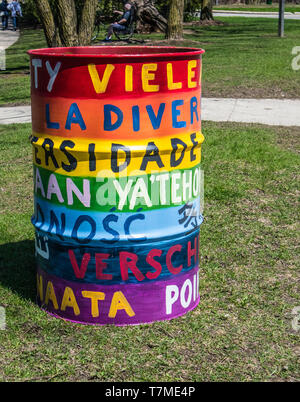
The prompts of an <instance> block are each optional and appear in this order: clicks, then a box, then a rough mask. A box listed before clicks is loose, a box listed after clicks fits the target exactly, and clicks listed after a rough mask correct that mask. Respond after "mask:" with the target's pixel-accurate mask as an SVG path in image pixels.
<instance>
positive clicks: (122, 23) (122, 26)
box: [104, 2, 132, 42]
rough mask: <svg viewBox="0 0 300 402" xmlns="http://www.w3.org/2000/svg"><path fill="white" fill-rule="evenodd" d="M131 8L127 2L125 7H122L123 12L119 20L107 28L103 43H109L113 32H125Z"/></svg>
mask: <svg viewBox="0 0 300 402" xmlns="http://www.w3.org/2000/svg"><path fill="white" fill-rule="evenodd" d="M131 7H132V5H131V4H130V3H129V2H128V3H126V4H125V6H124V8H125V11H124V13H123V14H122V17H121V19H120V20H119V21H116V22H114V23H113V24H111V25H110V26H109V27H108V30H107V34H106V37H105V39H104V42H110V41H111V37H112V35H113V33H114V31H117V32H122V31H126V28H127V27H128V25H129V22H130V15H131V11H130V10H131ZM116 12H117V13H120V14H121V12H120V11H116Z"/></svg>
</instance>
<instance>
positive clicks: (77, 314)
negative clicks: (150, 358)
mask: <svg viewBox="0 0 300 402" xmlns="http://www.w3.org/2000/svg"><path fill="white" fill-rule="evenodd" d="M198 271H199V268H198V267H195V268H193V269H191V270H190V271H188V272H185V273H184V274H178V275H175V276H173V277H172V278H171V279H169V280H166V281H155V282H151V283H149V282H148V283H143V284H124V283H123V284H118V285H105V286H103V285H95V284H90V283H86V284H84V283H77V282H70V281H66V280H64V279H61V278H58V277H56V276H53V275H49V274H48V273H46V272H45V271H43V270H42V269H41V268H38V302H39V304H40V305H41V307H42V308H43V309H45V310H46V311H47V312H48V313H50V314H52V315H54V316H56V317H59V318H63V319H66V320H70V321H73V322H78V323H83V324H94V325H106V324H113V325H136V324H142V323H151V322H154V321H162V320H170V319H172V318H175V317H178V316H181V315H183V314H185V313H187V312H188V311H190V310H192V309H194V308H195V307H196V306H197V305H198V303H199V301H200V297H199V293H198V292H199V290H198V289H199V279H198ZM47 289H48V292H47ZM53 291H54V292H53ZM84 291H85V292H87V291H89V292H99V293H93V294H89V296H88V297H87V294H85V295H86V297H84V296H83V294H82V292H84ZM41 292H42V295H41V296H42V300H41V298H40V293H41ZM47 294H48V302H47V303H45V302H46V300H45V299H46V296H47ZM91 295H93V297H95V298H94V299H93V298H91ZM96 296H97V298H98V297H99V300H97V298H96ZM100 298H101V299H103V300H100ZM92 306H93V307H94V309H93V314H92ZM93 315H94V316H93Z"/></svg>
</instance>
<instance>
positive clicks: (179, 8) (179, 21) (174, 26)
mask: <svg viewBox="0 0 300 402" xmlns="http://www.w3.org/2000/svg"><path fill="white" fill-rule="evenodd" d="M183 9H184V0H171V3H170V9H169V16H168V29H167V35H166V37H167V39H182V38H183Z"/></svg>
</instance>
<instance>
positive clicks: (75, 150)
mask: <svg viewBox="0 0 300 402" xmlns="http://www.w3.org/2000/svg"><path fill="white" fill-rule="evenodd" d="M32 138H33V142H32V143H33V147H34V150H33V162H34V164H35V165H36V166H41V167H43V168H45V169H48V170H50V171H55V172H56V173H59V174H62V175H66V176H77V177H97V176H98V177H125V176H138V175H143V174H149V173H159V172H163V171H172V170H175V169H189V168H192V167H194V166H197V165H198V164H199V163H200V161H201V144H202V142H203V140H204V137H203V135H202V134H201V133H200V132H196V133H183V134H178V135H177V136H176V137H175V136H172V137H161V138H155V139H153V141H150V140H149V141H145V140H137V139H134V140H130V141H129V140H126V141H124V140H121V141H118V139H117V138H116V139H114V140H113V141H107V140H106V139H105V140H101V141H99V140H97V141H95V142H93V141H92V140H91V139H90V140H85V139H82V138H62V137H56V136H49V135H47V134H37V133H33V136H32ZM172 138H173V139H175V138H176V139H179V140H180V141H183V142H184V143H185V144H186V150H185V152H184V156H183V157H182V161H181V163H180V164H178V165H176V166H171V152H172V149H173V148H172V145H171V139H172ZM64 141H72V143H74V144H75V145H74V146H73V147H70V144H67V143H64ZM150 142H152V143H154V145H155V146H156V147H157V148H158V150H159V158H158V159H157V160H161V163H162V165H163V166H161V167H160V166H159V165H158V163H157V160H154V161H153V160H151V158H150V161H149V162H148V163H147V161H146V159H145V158H144V157H145V154H146V148H147V145H149V143H150ZM196 142H197V143H198V144H197V145H196V146H195V143H196ZM49 144H51V145H49ZM52 144H53V147H52ZM63 144H67V146H66V147H65V148H64V149H65V152H64V151H63V150H62V146H63ZM90 144H95V146H94V156H95V160H96V170H92V171H91V169H90V163H89V153H88V149H89V145H90ZM112 144H121V145H123V146H125V147H127V148H126V149H129V150H130V156H131V158H130V162H129V164H128V166H127V168H126V169H124V170H122V171H120V172H119V173H116V172H114V171H113V170H112V162H111V160H112V158H111V156H112V152H111V151H112ZM174 147H175V145H174ZM193 147H194V149H193V150H192V148H193ZM51 148H52V149H53V157H54V158H52V156H51V154H50V151H51ZM175 150H176V148H175ZM182 150H183V146H182V145H181V144H180V143H179V144H178V146H177V150H176V152H175V153H174V155H173V156H175V159H176V160H179V159H180V158H181V155H182ZM67 154H70V155H71V156H72V157H74V158H75V159H76V161H77V166H76V168H75V169H74V170H72V171H70V172H69V171H67V170H66V169H65V168H64V167H63V166H64V165H65V166H69V165H70V159H69V158H68V156H67ZM47 155H48V156H47ZM151 155H153V153H150V156H151ZM54 159H55V160H54ZM55 161H56V163H57V166H55ZM47 162H48V164H47ZM123 162H125V152H124V151H118V166H119V165H122V164H123ZM143 164H144V166H143ZM141 168H142V169H141Z"/></svg>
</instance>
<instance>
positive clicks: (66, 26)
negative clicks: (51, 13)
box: [56, 0, 79, 46]
mask: <svg viewBox="0 0 300 402" xmlns="http://www.w3.org/2000/svg"><path fill="white" fill-rule="evenodd" d="M56 8H57V20H58V24H59V25H58V26H59V33H60V38H61V41H62V43H63V45H64V46H78V45H79V38H78V33H77V13H76V7H75V2H74V0H56Z"/></svg>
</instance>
